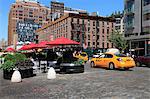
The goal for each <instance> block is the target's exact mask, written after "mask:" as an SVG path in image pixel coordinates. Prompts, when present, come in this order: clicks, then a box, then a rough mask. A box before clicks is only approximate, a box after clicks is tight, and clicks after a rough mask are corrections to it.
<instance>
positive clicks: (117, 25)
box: [114, 14, 124, 34]
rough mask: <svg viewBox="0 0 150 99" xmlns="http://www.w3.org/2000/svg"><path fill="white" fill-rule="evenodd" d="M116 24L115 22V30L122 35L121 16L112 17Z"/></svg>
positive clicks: (122, 24)
mask: <svg viewBox="0 0 150 99" xmlns="http://www.w3.org/2000/svg"><path fill="white" fill-rule="evenodd" d="M114 18H115V20H116V22H115V30H116V31H118V32H119V33H120V34H124V17H123V14H121V15H119V16H115V17H114Z"/></svg>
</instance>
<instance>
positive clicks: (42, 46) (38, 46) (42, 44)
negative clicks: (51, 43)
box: [36, 41, 48, 48]
mask: <svg viewBox="0 0 150 99" xmlns="http://www.w3.org/2000/svg"><path fill="white" fill-rule="evenodd" d="M46 44H48V41H41V42H40V43H39V44H37V46H36V48H46V47H47V45H46Z"/></svg>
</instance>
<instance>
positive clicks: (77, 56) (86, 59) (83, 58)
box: [74, 52, 88, 62]
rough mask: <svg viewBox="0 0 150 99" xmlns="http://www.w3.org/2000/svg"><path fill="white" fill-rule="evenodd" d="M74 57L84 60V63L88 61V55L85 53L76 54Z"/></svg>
mask: <svg viewBox="0 0 150 99" xmlns="http://www.w3.org/2000/svg"><path fill="white" fill-rule="evenodd" d="M74 57H76V58H78V59H81V60H84V62H86V61H88V55H87V53H86V52H81V53H76V54H75V55H74Z"/></svg>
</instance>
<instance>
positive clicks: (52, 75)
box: [47, 67, 56, 79]
mask: <svg viewBox="0 0 150 99" xmlns="http://www.w3.org/2000/svg"><path fill="white" fill-rule="evenodd" d="M55 78H56V72H55V69H54V68H53V67H50V68H49V70H48V73H47V79H55Z"/></svg>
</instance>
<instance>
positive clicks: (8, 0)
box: [0, 0, 124, 40]
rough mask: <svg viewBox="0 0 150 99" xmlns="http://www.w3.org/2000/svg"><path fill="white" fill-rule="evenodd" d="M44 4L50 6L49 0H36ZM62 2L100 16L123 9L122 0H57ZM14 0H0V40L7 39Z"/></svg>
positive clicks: (67, 5)
mask: <svg viewBox="0 0 150 99" xmlns="http://www.w3.org/2000/svg"><path fill="white" fill-rule="evenodd" d="M38 1H39V2H40V3H41V4H43V5H45V6H50V1H51V0H38ZM57 1H59V2H64V5H65V6H66V7H70V8H76V9H83V10H87V11H88V12H89V13H91V12H98V13H99V15H100V16H108V15H111V14H112V13H113V12H115V11H123V8H124V7H123V6H124V4H123V1H124V0H57ZM14 2H15V0H0V40H1V39H2V38H4V39H5V40H7V34H8V13H9V10H10V7H11V4H12V3H14Z"/></svg>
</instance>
